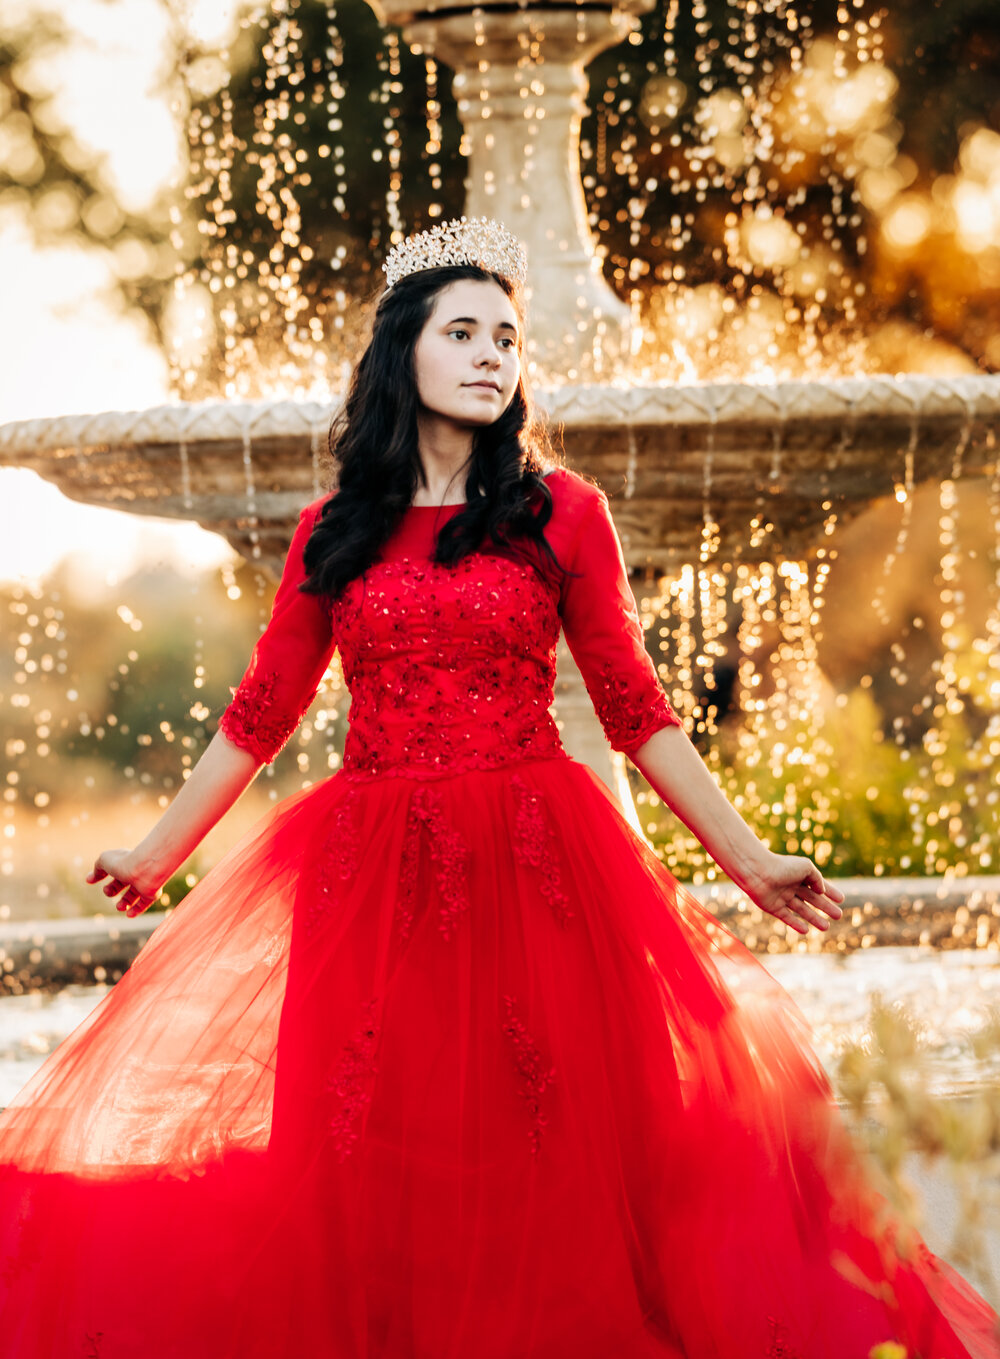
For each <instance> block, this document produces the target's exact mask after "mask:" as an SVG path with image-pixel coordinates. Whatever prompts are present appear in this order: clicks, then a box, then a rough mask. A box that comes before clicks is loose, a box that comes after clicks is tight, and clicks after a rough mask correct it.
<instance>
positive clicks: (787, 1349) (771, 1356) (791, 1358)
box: [766, 1317, 802, 1359]
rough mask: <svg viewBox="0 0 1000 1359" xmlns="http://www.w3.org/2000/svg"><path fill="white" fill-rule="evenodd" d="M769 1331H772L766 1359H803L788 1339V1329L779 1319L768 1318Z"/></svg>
mask: <svg viewBox="0 0 1000 1359" xmlns="http://www.w3.org/2000/svg"><path fill="white" fill-rule="evenodd" d="M767 1325H768V1330H769V1331H770V1344H769V1345H768V1347H767V1356H766V1359H802V1355H801V1354H800V1353H799V1351H798V1350H797V1349H796V1348H795V1346H794V1345H793V1344H792V1343H791V1341H790V1340H789V1339H788V1327H787V1326H785V1325H783V1324H782V1323H781V1322H780V1321H778V1319H777V1317H768V1319H767Z"/></svg>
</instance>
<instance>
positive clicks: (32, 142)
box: [0, 5, 174, 335]
mask: <svg viewBox="0 0 1000 1359" xmlns="http://www.w3.org/2000/svg"><path fill="white" fill-rule="evenodd" d="M73 42H74V37H73V34H72V32H71V30H70V29H69V28H68V27H67V25H66V24H65V23H64V22H63V21H62V20H61V19H60V18H59V17H58V16H57V15H55V14H54V13H53V12H52V11H51V9H47V8H46V9H41V8H35V7H34V6H31V5H28V6H21V7H16V6H11V5H7V6H5V7H4V10H3V15H2V23H0V211H2V212H6V213H14V214H16V215H17V216H18V217H19V218H20V219H21V220H22V221H24V222H25V223H26V224H27V226H28V228H29V229H30V231H31V232H32V234H33V236H34V238H35V240H36V242H37V243H38V244H39V245H59V244H64V243H66V242H67V241H71V242H73V243H74V244H77V245H80V246H83V247H84V248H89V249H94V250H100V251H102V252H105V253H106V254H107V255H108V256H109V258H110V259H111V261H112V263H113V266H114V270H115V274H116V276H117V278H118V280H119V284H120V287H121V290H122V292H123V295H124V298H125V301H126V302H127V304H128V305H129V306H136V307H139V308H141V309H142V310H143V311H144V312H145V313H146V315H147V317H148V318H149V319H150V321H151V322H152V323H153V325H154V328H155V329H156V333H157V334H158V335H160V334H161V332H160V329H159V322H160V317H161V312H162V299H163V290H164V287H165V286H166V283H167V281H168V280H169V279H170V278H171V277H172V276H173V273H174V261H173V259H172V256H171V253H170V250H169V245H168V231H169V201H168V197H167V195H164V197H163V198H162V200H161V201H159V202H157V203H155V204H153V205H152V206H151V207H150V208H149V210H148V211H147V212H142V213H138V212H135V211H131V210H129V208H128V207H126V206H125V205H124V204H123V203H122V201H121V196H120V194H119V193H118V192H117V189H116V186H115V184H114V182H113V180H112V178H111V176H110V174H109V173H108V168H107V161H106V158H105V157H103V156H102V155H100V154H99V153H98V152H96V151H94V150H93V149H92V148H91V147H89V146H87V145H85V144H84V143H83V141H82V140H81V139H80V137H79V135H78V133H77V132H76V130H75V129H74V128H73V127H72V126H71V125H70V124H69V123H68V122H67V121H66V119H65V118H64V116H63V115H62V113H61V112H60V111H59V107H58V100H57V98H56V91H55V90H54V89H53V88H52V84H51V77H50V76H49V75H48V74H47V71H46V66H47V63H48V61H49V60H50V59H51V58H52V57H53V56H54V55H55V54H57V53H59V52H61V51H63V50H65V49H66V48H67V47H68V46H71V45H72V43H73Z"/></svg>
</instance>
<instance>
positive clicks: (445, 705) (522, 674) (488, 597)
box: [332, 554, 564, 777]
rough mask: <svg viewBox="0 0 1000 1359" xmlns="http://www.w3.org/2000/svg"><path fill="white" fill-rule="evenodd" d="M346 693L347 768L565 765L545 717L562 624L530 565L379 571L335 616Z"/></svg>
mask: <svg viewBox="0 0 1000 1359" xmlns="http://www.w3.org/2000/svg"><path fill="white" fill-rule="evenodd" d="M332 615H333V630H334V633H335V635H336V637H337V639H338V644H339V646H340V656H341V662H342V665H343V668H344V677H345V679H346V681H347V684H348V686H349V688H350V691H351V711H350V723H349V727H348V734H347V741H346V743H345V746H344V769H345V771H346V772H347V773H348V774H349V775H350V776H352V777H355V776H368V777H372V776H378V775H380V774H386V773H394V774H403V775H410V776H413V775H416V776H428V775H429V776H431V777H433V776H435V775H438V774H441V773H457V772H460V771H461V770H463V769H469V768H480V769H482V768H492V767H493V766H495V765H498V764H505V763H508V762H509V761H510V760H512V759H533V758H539V757H546V756H549V757H551V756H557V755H561V754H563V753H564V752H563V749H562V744H561V742H560V740H559V733H558V730H557V728H556V724H555V721H554V720H553V718H552V716H551V714H550V713H549V706H550V704H551V703H552V697H553V683H554V680H555V645H556V641H557V639H558V637H559V626H560V623H559V614H558V611H557V608H556V602H555V600H554V598H553V596H552V594H551V593H550V592H549V591H548V590H546V589H545V588H544V586H543V585H542V584H541V582H540V580H539V578H538V575H537V573H536V572H535V571H534V570H533V569H532V568H531V567H530V566H528V565H527V564H525V563H520V562H516V561H512V560H509V559H507V558H504V557H496V556H487V555H480V554H476V555H475V556H472V557H466V558H464V559H463V560H462V561H461V562H459V563H458V565H457V566H455V567H453V568H452V567H446V566H439V565H437V564H436V563H435V562H432V561H430V560H427V559H424V558H421V557H419V556H415V557H403V558H401V559H396V560H390V561H386V562H380V563H376V564H375V565H374V566H373V567H372V568H371V570H369V571H368V572H367V573H366V575H365V576H364V577H362V578H358V579H356V580H354V581H352V582H351V584H350V585H349V586H348V587H347V589H346V590H345V591H344V593H343V595H342V596H341V597H340V598H339V599H338V600H337V601H336V603H335V604H334V606H333V610H332Z"/></svg>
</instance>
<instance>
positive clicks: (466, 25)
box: [0, 0, 1000, 777]
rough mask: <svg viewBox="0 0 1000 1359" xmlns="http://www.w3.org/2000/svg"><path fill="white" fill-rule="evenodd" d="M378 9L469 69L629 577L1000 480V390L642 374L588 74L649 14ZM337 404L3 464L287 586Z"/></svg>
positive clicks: (549, 395) (573, 723) (214, 410)
mask: <svg viewBox="0 0 1000 1359" xmlns="http://www.w3.org/2000/svg"><path fill="white" fill-rule="evenodd" d="M370 2H371V3H372V5H373V7H374V8H375V9H376V12H377V14H378V16H379V18H380V19H381V20H382V21H383V22H385V23H387V24H392V25H398V26H400V27H401V28H402V31H403V35H404V37H405V38H406V40H407V41H409V42H410V43H413V44H419V46H420V47H421V49H422V50H424V51H425V52H429V53H433V54H435V55H436V56H439V57H440V58H441V59H442V60H444V61H445V62H446V63H448V64H449V65H450V66H451V68H452V70H453V71H454V90H455V94H456V98H457V101H458V108H459V113H460V116H461V118H462V121H463V126H464V130H465V136H466V141H467V144H468V147H469V151H470V158H469V174H468V181H467V204H466V207H467V211H468V212H469V213H470V214H488V215H491V216H495V217H498V218H500V219H502V220H504V221H505V222H506V223H507V224H508V225H509V226H510V227H511V228H512V229H514V230H515V231H516V232H517V233H518V234H519V235H520V236H521V237H522V238H523V239H524V240H525V241H526V243H527V246H528V250H529V260H530V267H531V271H532V280H533V284H534V292H533V294H532V295H531V296H530V298H529V320H530V334H531V335H532V336H533V337H534V339H533V341H532V343H533V346H534V359H535V361H536V363H538V364H539V365H540V366H541V367H542V368H543V369H544V368H545V366H546V365H549V366H551V364H552V363H554V362H556V361H558V364H559V365H560V369H561V371H562V372H563V373H564V374H567V375H569V377H570V380H568V381H566V382H565V383H564V384H563V385H559V386H557V387H552V388H551V389H544V388H543V389H542V390H540V391H538V392H536V396H537V397H538V398H539V400H540V404H541V405H542V407H543V408H544V409H545V410H546V411H547V413H548V415H549V417H550V418H551V419H552V420H553V421H554V422H559V423H560V424H561V426H562V429H563V443H564V447H565V452H566V457H567V461H568V462H569V464H570V465H571V466H572V467H574V468H575V469H577V470H578V471H580V472H582V473H585V474H588V475H591V476H593V477H595V478H596V479H597V480H598V482H600V483H601V484H602V485H603V486H604V488H605V489H606V490H607V492H608V493H609V495H610V496H611V497H612V504H613V508H614V511H615V516H616V520H617V523H618V527H619V530H620V533H621V536H622V540H623V545H624V549H625V553H626V557H627V560H628V563H629V565H630V567H632V568H634V569H635V570H637V571H638V570H641V569H652V570H654V571H657V572H666V571H669V570H671V569H672V568H673V567H675V566H677V565H678V564H679V563H681V562H685V561H698V560H702V561H706V560H709V559H712V558H716V557H718V558H719V559H721V560H730V561H731V560H734V559H735V558H738V557H743V558H744V559H745V558H748V557H749V558H753V557H756V558H758V559H765V558H766V559H769V560H776V559H778V558H781V557H788V556H790V557H802V556H807V555H809V554H810V552H811V551H812V550H813V549H814V548H815V547H816V546H817V544H818V543H820V542H821V541H822V539H823V533H824V525H825V524H827V523H828V522H829V520H830V516H831V510H833V512H834V513H835V514H836V516H837V518H838V519H839V520H840V521H843V520H844V519H845V518H849V517H850V516H852V515H853V514H855V513H857V512H859V511H860V510H862V509H863V508H864V507H866V506H867V505H868V504H870V503H871V501H872V500H874V499H876V498H877V497H880V496H883V495H887V494H892V493H893V492H894V491H895V492H896V493H897V494H899V493H900V489H901V488H902V490H903V493H904V494H908V493H909V491H910V490H911V489H912V488H914V487H915V486H917V485H919V484H920V483H921V482H923V481H926V480H931V479H941V478H943V477H950V478H955V477H957V476H982V475H984V474H986V473H987V472H988V471H989V470H990V469H991V467H992V466H994V465H995V458H996V452H995V447H994V442H993V434H994V430H995V425H996V420H997V416H998V414H1000V378H996V377H987V376H982V377H977V376H969V377H961V378H954V379H948V380H945V379H934V378H925V377H873V378H861V379H859V378H851V379H843V380H826V381H787V382H777V383H772V384H769V385H766V386H765V385H756V384H749V383H727V384H711V383H709V384H699V385H690V386H663V385H655V384H645V385H644V384H640V383H636V382H631V381H629V380H628V378H627V371H628V364H627V360H628V353H629V348H630V337H629V316H628V312H627V309H626V308H625V306H624V304H623V303H622V302H621V301H619V299H618V298H617V297H616V296H615V295H614V294H613V293H612V292H611V290H610V288H609V287H608V285H607V284H606V283H605V282H604V279H603V277H602V275H601V272H600V266H599V261H598V258H597V254H596V251H595V248H594V243H593V240H592V239H591V236H590V233H589V229H588V226H587V221H586V211H585V204H584V198H583V191H582V187H581V180H580V171H579V154H578V153H579V133H580V120H581V115H582V113H583V111H584V108H585V99H586V95H587V78H586V75H585V69H584V68H585V66H586V64H587V62H588V61H590V60H591V59H592V58H593V57H594V56H595V55H596V54H597V53H599V52H600V51H602V50H603V49H605V48H607V47H610V46H611V45H613V44H615V43H618V42H620V41H622V40H623V39H624V38H625V37H626V36H627V34H628V33H629V32H630V31H631V29H632V28H634V27H635V26H636V24H637V23H638V18H637V16H638V15H639V14H640V13H642V12H643V11H644V10H646V9H649V8H651V6H652V0H625V3H623V4H617V5H614V6H612V5H602V4H588V5H586V6H578V7H574V8H566V7H563V6H560V5H558V4H551V3H546V0H535V3H533V4H531V5H528V6H518V7H516V8H515V7H513V6H511V5H509V4H507V3H505V0H495V2H494V3H484V4H481V5H479V6H477V7H476V8H475V9H470V8H469V7H468V6H467V5H464V4H461V3H459V2H458V0H455V3H452V0H444V3H437V4H428V7H427V8H425V9H420V8H416V7H415V6H414V4H413V3H412V0H382V3H381V4H378V3H376V0H370ZM606 373H607V374H612V375H613V376H610V377H608V378H607V380H605V379H604V377H603V375H604V374H606ZM334 410H335V405H334V404H323V403H317V402H308V401H266V402H258V403H245V404H240V403H235V402H227V401H218V402H206V403H201V404H196V405H195V404H176V405H169V406H164V407H160V408H155V409H150V410H145V411H134V412H111V413H106V414H101V415H95V416H81V417H66V418H62V419H55V420H40V421H31V420H29V421H21V422H18V423H15V424H10V425H7V426H5V427H3V428H0V465H16V466H20V467H30V468H32V469H34V470H35V471H37V472H38V473H39V474H40V475H41V476H43V477H44V478H46V479H47V480H50V481H53V482H55V483H56V484H57V485H58V486H59V487H60V488H61V489H62V490H63V491H64V492H65V493H66V494H67V495H68V496H70V497H71V498H74V499H78V500H83V501H86V502H89V503H97V504H102V505H106V506H110V507H112V508H116V509H120V510H125V511H128V512H130V513H134V514H151V515H158V516H166V517H170V518H179V519H186V520H196V521H197V522H198V523H200V524H202V525H203V526H204V527H206V528H208V529H211V530H213V531H216V532H218V533H221V534H222V535H224V536H225V537H226V538H227V539H228V540H229V542H230V543H231V544H232V545H233V546H234V547H235V548H236V549H237V550H238V551H239V552H240V553H242V554H243V555H244V556H246V557H248V558H250V559H251V560H253V561H256V562H257V563H258V564H259V565H260V566H261V568H262V569H264V570H265V571H267V572H268V573H269V574H271V575H273V574H274V573H275V572H276V571H277V570H278V567H279V565H280V562H281V559H282V557H283V555H284V552H285V550H286V548H287V544H288V541H289V539H290V535H291V530H292V527H293V524H294V521H295V516H296V514H297V511H298V509H299V507H300V506H301V505H302V504H303V503H304V501H306V500H307V499H308V498H310V497H311V496H313V495H314V494H318V492H319V489H320V486H319V471H318V469H319V459H320V454H321V450H322V448H323V445H324V443H325V439H326V432H327V429H328V426H329V422H330V419H331V416H332V415H333V413H334ZM560 674H561V676H562V682H561V686H560V699H559V707H560V712H561V716H562V717H563V720H564V724H565V727H566V737H567V743H568V745H569V746H570V748H571V749H573V750H574V751H575V752H576V753H578V754H579V755H581V757H583V758H586V759H588V761H589V762H591V763H593V764H594V765H595V767H598V768H603V771H604V773H605V776H606V777H608V776H609V775H610V770H608V766H607V748H606V745H605V743H604V742H603V740H602V739H601V737H600V735H599V734H598V735H596V736H595V734H594V733H595V728H594V724H593V721H592V718H590V717H589V713H590V710H589V704H588V702H587V700H586V696H585V695H584V694H583V693H582V685H581V684H580V683H579V677H578V676H576V675H575V673H574V669H573V667H572V665H571V662H569V660H568V657H563V658H562V660H561V663H560Z"/></svg>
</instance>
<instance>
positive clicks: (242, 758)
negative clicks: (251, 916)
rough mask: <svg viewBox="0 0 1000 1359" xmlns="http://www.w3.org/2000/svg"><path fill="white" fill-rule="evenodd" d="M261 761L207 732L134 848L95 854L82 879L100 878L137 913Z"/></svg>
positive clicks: (107, 891)
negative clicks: (175, 790)
mask: <svg viewBox="0 0 1000 1359" xmlns="http://www.w3.org/2000/svg"><path fill="white" fill-rule="evenodd" d="M260 767H261V762H260V760H258V759H257V757H256V756H255V755H252V754H251V753H250V752H249V751H248V750H242V749H241V748H240V747H239V746H235V745H233V743H232V742H231V741H230V740H228V738H227V737H225V736H223V734H222V733H221V732H216V734H215V736H213V737H212V740H211V741H210V743H209V745H208V747H207V748H206V750H205V753H204V754H203V755H202V757H201V759H200V760H199V761H198V763H197V764H196V765H195V767H194V769H193V770H192V771H191V775H190V777H189V778H188V779H187V781H186V782H185V783H184V785H183V786H182V788H181V789H180V791H179V792H178V794H177V796H176V797H175V798H174V800H173V802H171V804H170V806H169V807H168V808H167V810H166V811H165V812H164V813H163V815H162V816H161V817H160V819H159V821H157V823H156V825H155V826H154V827H153V829H152V830H151V831H150V832H149V834H148V835H147V836H146V837H145V839H144V840H142V841H140V843H139V844H138V845H136V847H135V849H133V850H126V849H108V850H105V851H104V853H103V854H99V855H98V857H97V859H96V861H95V863H94V867H93V868H92V869H91V870H90V872H89V873H88V874H87V879H86V880H87V882H89V883H98V882H104V880H105V879H108V881H107V882H104V888H103V889H102V890H103V892H104V895H105V896H107V897H118V896H119V895H120V899H119V901H118V903H117V906H118V910H119V911H124V912H125V913H126V915H129V916H134V915H139V914H140V912H142V911H144V910H145V909H146V907H147V906H151V905H152V903H153V901H154V900H155V899H156V896H157V894H158V893H159V891H160V888H161V887H162V886H163V884H164V883H165V882H166V881H167V879H168V878H169V877H171V876H172V875H173V874H174V873H176V871H177V869H178V868H180V866H181V864H182V863H183V862H184V860H185V859H186V858H187V857H188V855H189V854H191V852H192V851H193V850H194V849H196V848H197V846H198V845H199V844H200V843H201V841H202V840H203V839H204V838H205V836H206V835H207V834H208V832H209V831H210V830H211V829H212V827H213V826H214V825H215V824H216V822H217V821H220V820H221V819H222V817H223V816H224V815H225V814H226V812H228V811H229V808H230V807H231V806H232V805H233V803H234V802H235V801H236V800H237V798H238V797H239V796H240V794H241V793H242V792H243V790H244V789H245V788H246V787H247V785H248V784H249V783H250V782H251V781H252V780H253V777H254V775H255V774H256V773H257V770H258V769H260Z"/></svg>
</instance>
